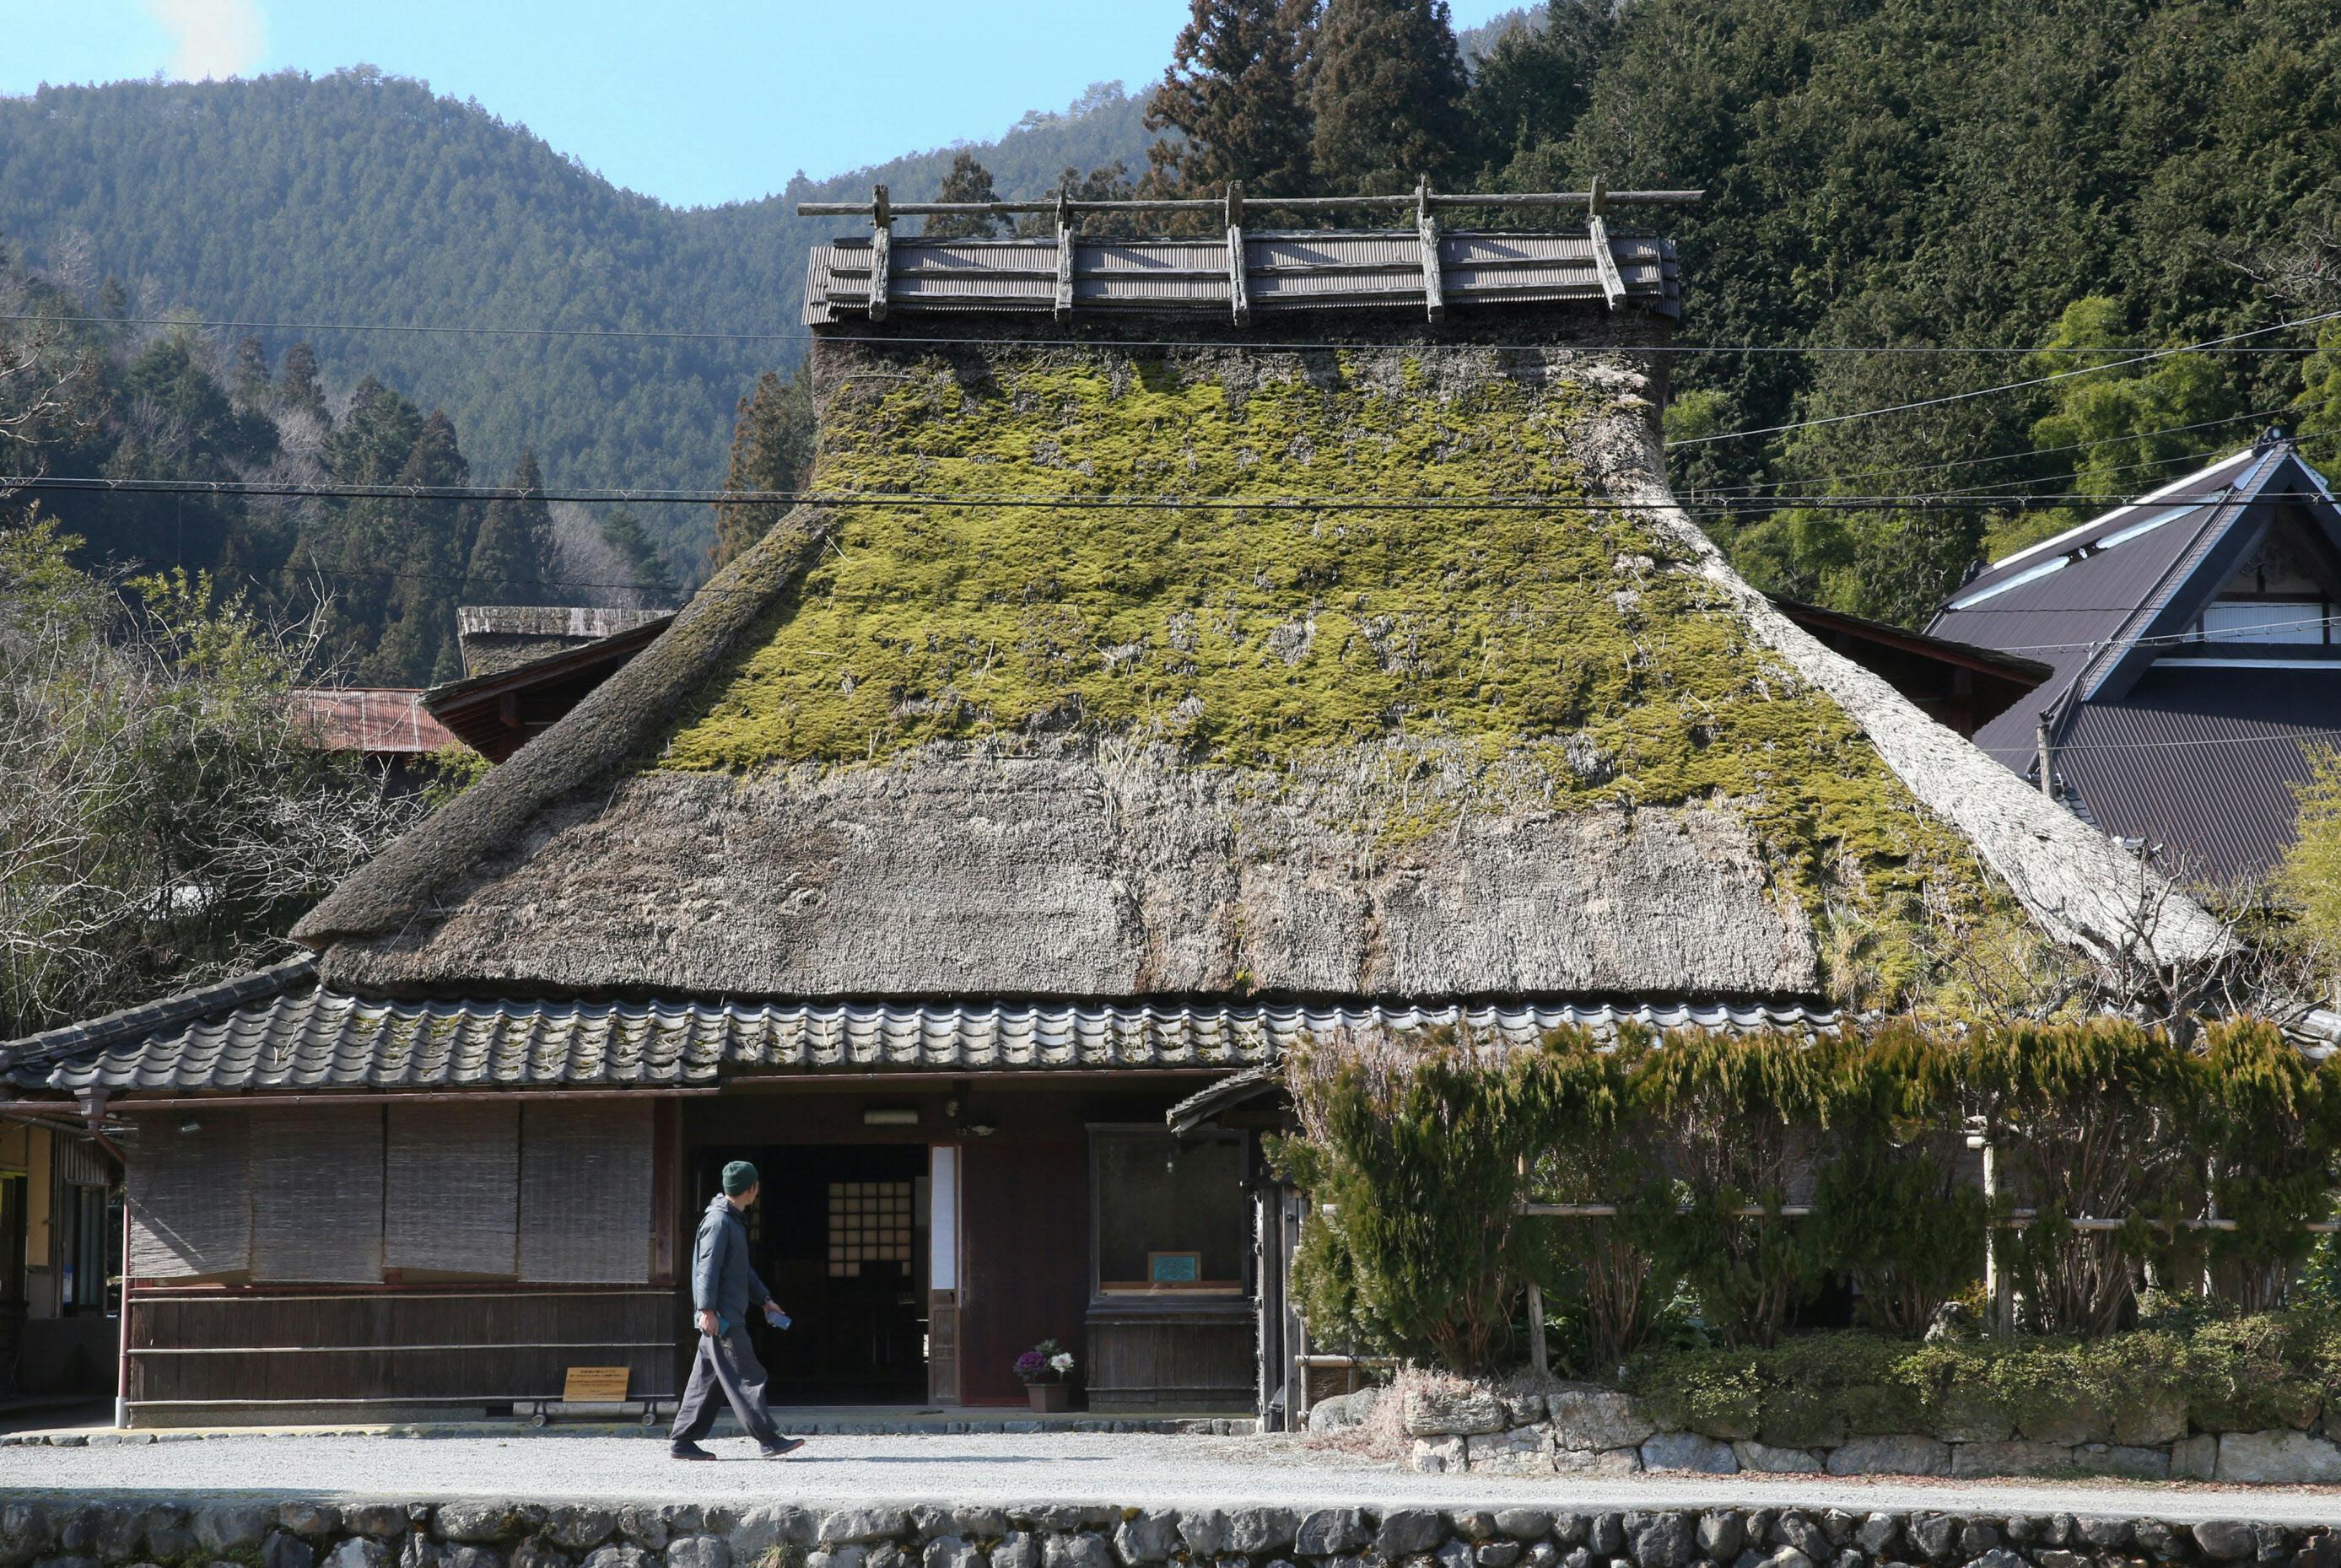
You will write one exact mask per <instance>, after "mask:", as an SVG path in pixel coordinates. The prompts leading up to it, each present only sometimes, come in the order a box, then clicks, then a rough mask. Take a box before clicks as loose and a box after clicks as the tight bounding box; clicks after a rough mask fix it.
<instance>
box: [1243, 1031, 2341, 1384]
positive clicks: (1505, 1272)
mask: <svg viewBox="0 0 2341 1568" xmlns="http://www.w3.org/2000/svg"><path fill="white" fill-rule="evenodd" d="M1288 1078H1289V1081H1290V1086H1291V1089H1292V1095H1293V1101H1294V1105H1295V1107H1296V1109H1297V1111H1298V1113H1299V1116H1300V1124H1301V1127H1302V1131H1301V1133H1300V1136H1297V1137H1293V1138H1290V1139H1286V1140H1283V1141H1282V1142H1281V1143H1280V1144H1279V1145H1278V1146H1275V1147H1274V1148H1273V1150H1272V1154H1273V1157H1274V1158H1275V1159H1276V1160H1277V1162H1278V1165H1279V1166H1280V1169H1281V1170H1282V1171H1283V1173H1284V1174H1285V1175H1286V1176H1288V1178H1290V1179H1291V1180H1292V1181H1294V1182H1295V1183H1296V1184H1297V1185H1299V1186H1301V1187H1302V1188H1304V1189H1305V1190H1307V1191H1308V1192H1309V1193H1310V1196H1312V1198H1314V1199H1315V1202H1316V1216H1317V1217H1316V1218H1315V1219H1314V1220H1313V1221H1312V1223H1311V1224H1310V1226H1308V1227H1307V1228H1306V1229H1305V1230H1304V1232H1303V1236H1302V1241H1301V1247H1300V1255H1299V1256H1298V1258H1297V1259H1296V1264H1295V1283H1296V1289H1297V1294H1298V1296H1299V1299H1300V1304H1301V1306H1302V1310H1303V1312H1304V1313H1305V1315H1307V1316H1308V1319H1309V1322H1310V1328H1311V1331H1312V1333H1313V1335H1315V1337H1316V1338H1317V1340H1318V1342H1319V1343H1320V1344H1322V1345H1328V1346H1340V1347H1344V1348H1350V1349H1354V1350H1359V1351H1370V1352H1380V1353H1390V1354H1396V1355H1404V1356H1410V1357H1414V1358H1416V1359H1419V1360H1422V1361H1425V1362H1427V1363H1429V1364H1430V1365H1436V1366H1439V1367H1442V1368H1444V1369H1445V1370H1448V1371H1450V1372H1458V1373H1464V1374H1484V1373H1489V1372H1494V1371H1497V1370H1499V1369H1500V1367H1501V1366H1502V1365H1504V1364H1505V1363H1506V1362H1507V1361H1508V1360H1509V1359H1513V1358H1515V1357H1516V1349H1515V1346H1514V1345H1513V1343H1512V1341H1511V1337H1510V1335H1509V1326H1510V1325H1511V1324H1512V1323H1514V1322H1515V1321H1517V1319H1518V1315H1519V1303H1520V1299H1521V1295H1522V1293H1523V1287H1524V1286H1525V1285H1529V1284H1534V1285H1538V1286H1539V1288H1540V1289H1541V1290H1542V1292H1543V1294H1544V1296H1545V1300H1546V1303H1547V1306H1548V1309H1549V1313H1550V1315H1551V1316H1552V1318H1553V1319H1554V1320H1555V1321H1556V1322H1557V1323H1558V1324H1559V1325H1560V1328H1561V1332H1562V1335H1563V1337H1564V1340H1565V1342H1566V1343H1567V1347H1568V1350H1569V1353H1570V1354H1569V1359H1571V1360H1573V1361H1575V1362H1576V1363H1577V1364H1578V1365H1579V1366H1581V1367H1582V1368H1583V1369H1585V1370H1588V1371H1589V1372H1591V1373H1593V1374H1595V1375H1608V1374H1609V1372H1610V1370H1611V1369H1613V1368H1615V1367H1616V1366H1618V1365H1619V1364H1621V1363H1623V1362H1625V1361H1627V1360H1628V1359H1629V1358H1630V1357H1631V1356H1632V1355H1634V1354H1635V1353H1636V1352H1637V1351H1638V1350H1639V1348H1640V1347H1641V1346H1642V1345H1645V1344H1646V1343H1648V1342H1649V1339H1650V1338H1651V1336H1652V1335H1654V1334H1656V1333H1657V1332H1658V1331H1659V1328H1660V1326H1661V1325H1662V1323H1664V1322H1665V1321H1666V1320H1667V1319H1669V1317H1671V1318H1672V1320H1673V1321H1674V1323H1675V1325H1677V1326H1682V1325H1686V1324H1687V1325H1689V1327H1690V1328H1691V1329H1692V1331H1693V1332H1695V1333H1696V1334H1697V1335H1699V1336H1700V1337H1704V1338H1719V1339H1720V1340H1721V1341H1722V1342H1723V1343H1724V1344H1725V1345H1728V1346H1734V1347H1769V1346H1773V1345H1778V1344H1779V1343H1780V1341H1781V1338H1782V1335H1783V1334H1784V1333H1785V1332H1786V1331H1787V1329H1788V1327H1789V1325H1792V1324H1794V1323H1796V1322H1797V1321H1798V1318H1799V1315H1800V1314H1801V1313H1802V1311H1803V1309H1804V1308H1805V1306H1806V1305H1807V1304H1808V1303H1810V1302H1812V1301H1813V1300H1815V1299H1816V1297H1817V1296H1818V1294H1819V1293H1820V1292H1821V1291H1823V1290H1824V1289H1826V1288H1828V1287H1830V1286H1831V1285H1838V1284H1843V1285H1850V1286H1851V1287H1852V1290H1853V1292H1854V1293H1855V1295H1857V1296H1858V1301H1859V1304H1860V1305H1859V1314H1860V1315H1859V1316H1858V1319H1857V1321H1858V1322H1860V1323H1861V1324H1863V1325H1865V1326H1868V1327H1870V1328H1874V1329H1878V1330H1882V1331H1885V1332H1887V1333H1889V1334H1894V1335H1903V1336H1907V1337H1911V1338H1915V1337H1917V1336H1918V1335H1920V1334H1921V1333H1923V1332H1924V1331H1925V1330H1926V1328H1927V1327H1928V1324H1929V1322H1930V1321H1931V1320H1932V1319H1933V1318H1934V1317H1935V1315H1936V1314H1937V1312H1938V1309H1940V1308H1941V1307H1942V1306H1943V1305H1945V1304H1946V1303H1947V1302H1949V1301H1951V1300H1953V1299H1955V1298H1957V1297H1959V1296H1962V1295H1970V1294H1971V1293H1973V1292H1974V1291H1975V1290H1976V1289H1977V1286H1978V1282H1979V1278H1980V1275H1981V1274H1982V1270H1983V1260H1984V1255H1985V1245H1986V1239H1987V1236H1992V1235H1994V1234H1996V1235H1997V1237H1998V1245H1999V1248H2000V1252H1999V1255H2000V1257H2001V1259H2002V1261H2003V1263H2004V1265H2005V1266H2006V1269H2007V1275H2008V1277H2009V1278H2010V1279H2011V1280H2012V1281H2013V1282H2014V1286H2015V1290H2016V1293H2017V1302H2018V1305H2019V1309H2020V1325H2021V1326H2022V1327H2023V1328H2025V1329H2026V1330H2027V1331H2029V1332H2033V1333H2037V1334H2043V1335H2063V1336H2070V1337H2075V1338H2083V1339H2090V1338H2099V1337H2103V1336H2106V1335H2113V1334H2116V1333H2117V1332H2118V1331H2121V1330H2123V1329H2126V1328H2127V1327H2129V1326H2130V1325H2133V1324H2134V1323H2135V1322H2136V1320H2137V1296H2138V1293H2139V1291H2140V1290H2141V1289H2142V1288H2143V1287H2144V1285H2145V1284H2146V1282H2147V1279H2148V1278H2149V1277H2153V1278H2159V1279H2163V1280H2200V1279H2206V1278H2207V1279H2208V1281H2209V1293H2210V1295H2212V1296H2213V1297H2214V1299H2216V1300H2217V1301H2220V1302H2223V1303H2225V1304H2226V1305H2227V1306H2228V1308H2229V1309H2230V1310H2235V1311H2240V1312H2257V1311H2265V1310H2266V1309H2268V1308H2271V1307H2276V1306H2279V1305H2283V1304H2284V1302H2285V1301H2286V1299H2287V1297H2288V1295H2289V1293H2290V1292H2291V1289H2292V1286H2293V1283H2294V1280H2295V1278H2296V1275H2298V1273H2299V1272H2300V1267H2301V1265H2302V1263H2303V1261H2304V1260H2305V1259H2306V1256H2307V1255H2308V1252H2309V1249H2310V1246H2311V1244H2312V1242H2313V1241H2314V1236H2313V1235H2312V1233H2311V1232H2310V1231H2309V1230H2308V1229H2307V1226H2308V1225H2309V1223H2310V1222H2312V1221H2315V1220H2318V1219H2322V1218H2324V1217H2326V1216H2327V1215H2328V1214H2329V1213H2330V1212H2331V1209H2332V1196H2331V1195H2332V1191H2333V1189H2334V1187H2335V1186H2336V1184H2341V1058H2336V1060H2335V1061H2332V1062H2327V1063H2325V1064H2323V1065H2319V1064H2316V1063H2313V1062H2311V1061H2309V1060H2308V1059H2307V1058H2306V1057H2303V1056H2302V1055H2301V1054H2300V1053H2299V1052H2298V1051H2296V1050H2295V1049H2294V1048H2293V1047H2291V1046H2290V1045H2289V1044H2287V1043H2286V1040H2285V1039H2284V1037H2283V1036H2282V1035H2281V1033H2280V1032H2279V1031H2278V1030H2277V1029H2276V1027H2274V1026H2272V1025H2269V1024H2267V1023H2265V1022H2261V1021H2258V1020H2252V1019H2240V1020H2228V1021H2223V1022H2218V1023H2213V1024H2209V1025H2206V1026H2204V1027H2201V1028H2200V1030H2199V1033H2197V1034H2196V1035H2195V1036H2193V1037H2187V1038H2181V1037H2176V1036H2174V1035H2173V1034H2172V1033H2171V1032H2170V1031H2169V1030H2167V1029H2163V1028H2153V1027H2145V1026H2142V1025H2139V1024H2136V1023H2132V1022H2129V1021H2127V1020H2123V1019H2117V1018H2106V1017H2097V1018H2090V1019H2087V1020H2084V1021H2080V1022H2076V1023H2070V1024H2061V1025H2040V1024H2020V1025H2014V1026H2010V1027H2003V1028H1996V1029H1976V1030H1965V1031H1955V1030H1929V1029H1926V1028H1922V1027H1918V1025H1916V1024H1914V1023H1911V1022H1908V1021H1907V1020H1906V1021H1898V1022H1895V1023H1891V1024H1888V1025H1887V1026H1885V1027H1882V1028H1880V1029H1878V1030H1877V1031H1875V1032H1874V1033H1873V1034H1871V1035H1870V1036H1869V1037H1866V1038H1864V1037H1852V1036H1849V1035H1828V1036H1821V1037H1813V1038H1808V1037H1801V1036H1794V1035H1787V1034H1773V1033H1754V1034H1745V1035H1741V1034H1728V1033H1717V1034H1708V1033H1705V1032H1701V1031H1680V1032H1677V1033H1674V1034H1670V1035H1668V1036H1665V1037H1663V1038H1661V1037H1656V1036H1653V1035H1651V1034H1649V1033H1648V1032H1647V1031H1637V1030H1634V1029H1631V1028H1628V1029H1624V1030H1621V1031H1620V1036H1619V1039H1618V1041H1617V1042H1616V1043H1615V1044H1614V1045H1610V1044H1605V1043H1603V1042H1602V1041H1600V1040H1598V1039H1597V1038H1595V1037H1593V1036H1591V1035H1589V1034H1588V1033H1586V1032H1584V1031H1581V1030H1571V1029H1561V1030H1556V1031H1554V1032H1553V1033H1552V1034H1550V1035H1549V1036H1547V1037H1545V1038H1544V1039H1543V1040H1542V1042H1541V1043H1540V1044H1539V1045H1538V1046H1535V1047H1530V1048H1528V1049H1519V1048H1516V1047H1508V1046H1507V1045H1505V1044H1504V1043H1503V1042H1501V1041H1499V1040H1494V1039H1487V1038H1479V1037H1473V1036H1472V1035H1471V1034H1469V1032H1468V1031H1464V1030H1459V1029H1455V1028H1449V1029H1445V1030H1437V1031H1432V1032H1430V1033H1429V1034H1428V1035H1426V1036H1423V1037H1420V1038H1418V1039H1416V1040H1413V1041H1409V1042H1398V1041H1394V1040H1390V1039H1384V1038H1379V1037H1374V1038H1369V1037H1340V1038H1337V1039H1334V1040H1330V1041H1327V1042H1324V1043H1321V1044H1320V1045H1319V1046H1317V1047H1313V1048H1311V1049H1310V1050H1309V1051H1307V1052H1304V1053H1301V1054H1300V1055H1299V1056H1298V1057H1296V1058H1295V1059H1294V1060H1293V1061H1292V1062H1291V1063H1290V1066H1289V1067H1288ZM1977 1128H1980V1129H1983V1131H1984V1134H1985V1136H1986V1137H1987V1139H1988V1141H1989V1143H1990V1146H1991V1147H1992V1148H1993V1149H1994V1150H1995V1151H1996V1157H1997V1162H1998V1170H1999V1176H2000V1179H1999V1188H1998V1195H1997V1198H1996V1199H1995V1200H1992V1202H1987V1200H1986V1198H1985V1196H1984V1195H1983V1193H1982V1191H1981V1188H1980V1174H1981V1162H1980V1158H1979V1156H1977V1154H1976V1153H1975V1152H1974V1149H1973V1148H1972V1147H1971V1146H1970V1131H1971V1129H1977ZM1523 1203H1545V1204H1554V1205H1563V1206H1583V1205H1597V1206H1598V1205H1609V1206H1614V1207H1615V1209H1616V1211H1617V1212H1616V1214H1615V1215H1614V1216H1603V1217H1591V1216H1552V1217H1546V1218H1538V1219H1533V1220H1530V1219H1523V1218H1521V1217H1519V1216H1518V1215H1517V1213H1516V1209H1517V1207H1518V1206H1519V1205H1521V1204H1523ZM1994 1203H1996V1204H1997V1207H1998V1209H1999V1210H2001V1211H2002V1212H2000V1213H1998V1214H1997V1215H1996V1214H1995V1213H1994V1211H1993V1205H1994ZM1796 1205H1806V1206H1809V1211H1810V1212H1809V1213H1808V1214H1807V1215H1803V1216H1791V1215H1788V1214H1786V1213H1784V1212H1782V1211H1783V1210H1784V1209H1786V1208H1788V1207H1789V1206H1796ZM2013 1209H2024V1210H2028V1211H2030V1217H2029V1219H2028V1222H2027V1223H2024V1224H2021V1225H2010V1224H2008V1223H2007V1221H2008V1220H2009V1219H2010V1218H2011V1217H2012V1216H2010V1215H2008V1214H2007V1212H2005V1211H2007V1210H2013ZM2209 1217H2216V1218H2217V1219H2218V1220H2219V1221H2221V1222H2222V1223H2223V1224H2224V1225H2226V1226H2232V1227H2233V1228H2226V1229H2219V1228H2202V1227H2197V1226H2195V1225H2193V1224H2192V1223H2191V1222H2193V1221H2196V1220H2198V1219H2204V1218H2209ZM2085 1218H2088V1219H2100V1220H2115V1221H2118V1222H2120V1223H2119V1224H2118V1225H2117V1226H2113V1227H2111V1228H2088V1229H2083V1228H2080V1227H2078V1226H2076V1225H2075V1224H2074V1223H2072V1222H2073V1221H2075V1220H2078V1219H2085ZM1995 1226H1997V1227H1998V1228H1997V1231H1996V1232H1995V1228H1994V1227H1995ZM1669 1302H1677V1303H1682V1304H1686V1306H1685V1307H1679V1308H1678V1309H1676V1310H1674V1311H1672V1312H1671V1313H1669V1311H1668V1310H1666V1305H1667V1304H1668V1303H1669ZM2027 1365H2029V1364H2027ZM1996 1375H1997V1374H1996ZM2007 1375H2008V1376H2015V1375H2017V1372H2016V1371H2010V1372H2008V1373H2007ZM1889 1381H1890V1380H1889ZM1881 1386H1883V1385H1881ZM1914 1396H1915V1395H1914ZM1782 1397H1783V1398H1784V1399H1786V1398H1788V1396H1787V1395H1783V1396H1782ZM1866 1397H1868V1396H1866ZM1881 1397H1882V1396H1881ZM1750 1419H1752V1418H1750ZM1783 1419H1786V1418H1783ZM1743 1424H1744V1423H1743ZM1887 1430H1908V1428H1907V1427H1899V1428H1898V1427H1888V1428H1887Z"/></svg>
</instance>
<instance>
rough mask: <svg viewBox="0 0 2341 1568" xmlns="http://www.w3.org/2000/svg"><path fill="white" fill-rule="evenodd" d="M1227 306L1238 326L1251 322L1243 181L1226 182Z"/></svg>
mask: <svg viewBox="0 0 2341 1568" xmlns="http://www.w3.org/2000/svg"><path fill="white" fill-rule="evenodd" d="M1228 308H1229V310H1230V313H1232V314H1233V316H1234V318H1235V323H1236V325H1238V326H1249V325H1250V324H1251V293H1250V290H1248V289H1247V288H1246V287H1245V286H1244V239H1243V182H1242V181H1240V180H1230V181H1229V182H1228Z"/></svg>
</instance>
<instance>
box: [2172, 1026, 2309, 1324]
mask: <svg viewBox="0 0 2341 1568" xmlns="http://www.w3.org/2000/svg"><path fill="white" fill-rule="evenodd" d="M2204 1036H2205V1045H2204V1050H2203V1053H2202V1055H2201V1056H2200V1057H2197V1058H2195V1060H2196V1064H2197V1067H2196V1074H2195V1076H2196V1078H2197V1083H2198V1086H2199V1087H2198V1089H2197V1100H2198V1106H2199V1110H2198V1112H2197V1120H2196V1125H2195V1126H2193V1127H2192V1128H2190V1129H2189V1130H2190V1134H2191V1141H2193V1142H2196V1143H2197V1144H2199V1145H2201V1146H2205V1147H2206V1148H2207V1159H2208V1165H2209V1170H2210V1178H2209V1179H2210V1189H2211V1190H2210V1197H2211V1203H2212V1205H2213V1206H2215V1207H2216V1209H2217V1211H2218V1214H2219V1216H2220V1217H2221V1218H2223V1219H2231V1220H2234V1221H2235V1222H2236V1229H2234V1230H2232V1231H2212V1232H2210V1233H2208V1240H2207V1248H2206V1250H2207V1254H2208V1257H2209V1264H2210V1269H2211V1278H2212V1284H2213V1288H2214V1289H2215V1290H2216V1293H2217V1294H2218V1295H2219V1296H2220V1297H2221V1298H2222V1299H2223V1300H2226V1301H2229V1302H2232V1303H2234V1304H2235V1305H2236V1306H2237V1307H2238V1308H2240V1309H2241V1310H2243V1311H2245V1312H2262V1311H2266V1309H2268V1308H2270V1307H2273V1306H2276V1305H2281V1304H2282V1303H2283V1301H2284V1299H2285V1295H2286V1289H2287V1287H2288V1286H2289V1285H2290V1284H2291V1281H2292V1279H2293V1277H2294V1275H2296V1273H2297V1272H2298V1271H2299V1268H2300V1265H2301V1264H2302V1263H2303V1262H2304V1261H2305V1260H2306V1257H2307V1255H2308V1252H2309V1248H2310V1245H2312V1243H2313V1242H2314V1241H2315V1239H2316V1238H2315V1237H2314V1236H2313V1235H2312V1234H2311V1233H2310V1232H2309V1231H2308V1230H2307V1229H2306V1222H2308V1221H2311V1220H2317V1219H2323V1218H2325V1217H2326V1215H2327V1214H2328V1212H2329V1211H2330V1209H2331V1207H2332V1196H2331V1194H2332V1187H2333V1182H2334V1158H2335V1155H2336V1150H2341V1092H2336V1087H2335V1080H2334V1075H2335V1073H2336V1071H2341V1068H2336V1067H2335V1066H2334V1065H2333V1064H2332V1063H2331V1062H2330V1061H2328V1062H2326V1064H2325V1065H2324V1066H2323V1067H2317V1066H2313V1065H2311V1064H2310V1062H2309V1061H2308V1060H2307V1058H2306V1057H2303V1056H2302V1055H2301V1054H2300V1053H2299V1052H2298V1051H2297V1050H2296V1049H2294V1048H2293V1047H2292V1046H2291V1045H2290V1044H2288V1043H2287V1042H2286V1040H2285V1038H2284V1036H2283V1035H2282V1033H2281V1032H2279V1031H2278V1030H2277V1029H2276V1027H2275V1026H2274V1025H2272V1024H2267V1023H2265V1022H2261V1021H2259V1020H2257V1019H2243V1020H2237V1021H2231V1022H2223V1023H2217V1024H2214V1025H2212V1026H2211V1027H2209V1028H2208V1029H2207V1030H2205V1031H2204Z"/></svg>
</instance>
